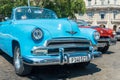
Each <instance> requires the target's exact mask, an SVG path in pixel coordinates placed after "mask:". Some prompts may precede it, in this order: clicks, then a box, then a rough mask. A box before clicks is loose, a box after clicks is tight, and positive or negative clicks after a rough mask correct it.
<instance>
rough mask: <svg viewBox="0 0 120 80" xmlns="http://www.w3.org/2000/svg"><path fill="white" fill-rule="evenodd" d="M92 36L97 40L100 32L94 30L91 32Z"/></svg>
mask: <svg viewBox="0 0 120 80" xmlns="http://www.w3.org/2000/svg"><path fill="white" fill-rule="evenodd" d="M93 36H94V39H95V40H99V39H100V33H99V32H97V31H95V32H94V33H93Z"/></svg>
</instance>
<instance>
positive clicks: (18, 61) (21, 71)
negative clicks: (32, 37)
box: [13, 46, 32, 76]
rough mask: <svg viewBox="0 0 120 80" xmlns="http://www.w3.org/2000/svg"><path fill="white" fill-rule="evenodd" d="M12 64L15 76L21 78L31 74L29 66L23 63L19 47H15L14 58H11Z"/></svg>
mask: <svg viewBox="0 0 120 80" xmlns="http://www.w3.org/2000/svg"><path fill="white" fill-rule="evenodd" d="M13 63H14V68H15V72H16V74H18V75H20V76H23V75H27V74H29V73H30V72H31V69H32V68H31V66H28V65H26V64H24V63H23V61H22V58H21V53H20V47H19V46H15V48H14V57H13Z"/></svg>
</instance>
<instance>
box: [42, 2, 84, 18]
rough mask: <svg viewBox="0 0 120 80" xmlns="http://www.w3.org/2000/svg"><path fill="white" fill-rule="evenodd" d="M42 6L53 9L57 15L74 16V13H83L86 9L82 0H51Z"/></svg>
mask: <svg viewBox="0 0 120 80" xmlns="http://www.w3.org/2000/svg"><path fill="white" fill-rule="evenodd" d="M47 2H48V1H47ZM44 7H46V8H50V9H52V10H54V11H55V12H56V13H57V14H58V16H59V17H70V18H76V17H75V13H85V11H86V7H85V2H84V1H83V0H51V1H49V3H48V4H46V5H44Z"/></svg>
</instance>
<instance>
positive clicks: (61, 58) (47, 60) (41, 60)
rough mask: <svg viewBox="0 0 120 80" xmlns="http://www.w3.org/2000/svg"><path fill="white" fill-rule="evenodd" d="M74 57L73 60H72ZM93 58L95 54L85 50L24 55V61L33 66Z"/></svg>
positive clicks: (85, 60) (86, 60)
mask: <svg viewBox="0 0 120 80" xmlns="http://www.w3.org/2000/svg"><path fill="white" fill-rule="evenodd" d="M73 58H74V59H73ZM72 59H73V61H71V60H72ZM77 59H78V60H77ZM92 59H94V56H93V55H92V54H90V53H84V52H81V53H70V54H64V55H56V56H34V57H23V61H24V63H25V64H27V65H32V66H42V65H64V64H73V63H80V62H88V61H90V60H92ZM74 60H75V61H74Z"/></svg>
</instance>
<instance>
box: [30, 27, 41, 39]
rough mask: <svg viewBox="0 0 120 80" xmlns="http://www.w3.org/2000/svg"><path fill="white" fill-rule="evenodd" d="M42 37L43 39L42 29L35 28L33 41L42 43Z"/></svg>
mask: <svg viewBox="0 0 120 80" xmlns="http://www.w3.org/2000/svg"><path fill="white" fill-rule="evenodd" d="M42 37H43V32H42V30H41V29H40V28H35V29H34V30H33V31H32V38H33V40H35V41H40V40H41V38H42Z"/></svg>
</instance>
